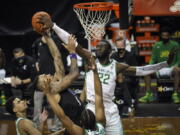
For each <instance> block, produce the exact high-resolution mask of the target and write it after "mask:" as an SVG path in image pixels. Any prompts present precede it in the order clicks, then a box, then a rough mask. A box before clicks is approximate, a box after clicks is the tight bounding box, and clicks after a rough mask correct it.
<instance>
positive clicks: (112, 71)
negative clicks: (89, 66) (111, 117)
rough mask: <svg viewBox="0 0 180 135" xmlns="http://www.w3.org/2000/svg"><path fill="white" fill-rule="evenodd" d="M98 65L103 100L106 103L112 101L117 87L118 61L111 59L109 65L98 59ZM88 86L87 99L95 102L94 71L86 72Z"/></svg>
mask: <svg viewBox="0 0 180 135" xmlns="http://www.w3.org/2000/svg"><path fill="white" fill-rule="evenodd" d="M96 65H97V70H98V74H99V78H100V81H101V85H102V90H103V101H104V103H105V104H106V103H112V100H113V97H114V90H115V87H116V61H115V60H110V63H109V64H108V65H101V64H100V62H99V61H96ZM86 87H87V95H86V96H87V100H89V101H92V102H95V91H94V76H93V72H92V71H89V72H87V74H86Z"/></svg>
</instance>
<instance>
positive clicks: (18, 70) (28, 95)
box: [10, 48, 37, 101]
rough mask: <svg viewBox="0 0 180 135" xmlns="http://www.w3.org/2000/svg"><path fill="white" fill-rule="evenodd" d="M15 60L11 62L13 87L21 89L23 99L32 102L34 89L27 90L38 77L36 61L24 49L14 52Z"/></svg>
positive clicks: (16, 49) (17, 49)
mask: <svg viewBox="0 0 180 135" xmlns="http://www.w3.org/2000/svg"><path fill="white" fill-rule="evenodd" d="M13 55H14V58H13V59H12V61H11V65H10V68H11V86H12V87H14V88H17V89H20V90H21V92H22V98H23V99H27V100H31V101H33V100H32V97H33V94H34V89H31V90H29V89H27V87H28V85H29V84H30V83H31V82H32V81H33V79H34V78H35V76H36V73H37V72H36V68H35V60H34V59H33V58H32V57H31V56H28V55H26V54H25V52H24V50H23V49H22V48H15V49H14V50H13Z"/></svg>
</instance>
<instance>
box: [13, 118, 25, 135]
mask: <svg viewBox="0 0 180 135" xmlns="http://www.w3.org/2000/svg"><path fill="white" fill-rule="evenodd" d="M24 119H26V118H22V117H19V118H18V119H17V120H16V123H15V124H16V133H17V135H21V134H20V132H19V128H18V127H19V126H18V124H19V121H21V120H24Z"/></svg>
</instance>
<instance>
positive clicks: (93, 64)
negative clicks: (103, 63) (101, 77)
mask: <svg viewBox="0 0 180 135" xmlns="http://www.w3.org/2000/svg"><path fill="white" fill-rule="evenodd" d="M88 68H89V70H93V71H96V70H97V67H96V62H95V58H94V57H93V56H91V58H90V60H89V63H88Z"/></svg>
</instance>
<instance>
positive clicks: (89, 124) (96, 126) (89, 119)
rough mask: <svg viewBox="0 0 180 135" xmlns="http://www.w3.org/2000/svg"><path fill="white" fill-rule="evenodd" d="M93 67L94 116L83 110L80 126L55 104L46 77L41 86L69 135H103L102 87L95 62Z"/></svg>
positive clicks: (87, 110) (89, 111)
mask: <svg viewBox="0 0 180 135" xmlns="http://www.w3.org/2000/svg"><path fill="white" fill-rule="evenodd" d="M93 65H94V66H92V70H91V71H90V72H91V73H92V74H93V80H94V81H93V85H94V88H95V89H94V91H95V115H94V113H93V112H92V111H91V110H89V109H84V110H83V111H82V113H81V119H80V123H81V126H78V125H77V124H75V123H74V122H73V121H72V120H71V119H70V118H69V117H68V116H66V114H65V112H64V110H63V109H62V107H61V106H60V105H59V104H58V103H57V101H56V100H55V98H54V95H53V94H52V93H51V90H50V81H51V80H49V78H48V76H44V84H43V85H42V88H43V91H44V93H45V94H46V96H47V98H48V101H49V103H50V105H51V107H52V109H53V111H54V112H55V114H56V115H57V116H58V118H59V119H60V121H61V122H62V124H63V125H64V127H65V128H66V129H67V131H68V132H69V133H70V134H71V135H105V129H104V125H105V121H106V120H105V114H104V105H103V98H102V87H101V82H100V79H99V77H98V73H97V69H96V66H95V62H93Z"/></svg>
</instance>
